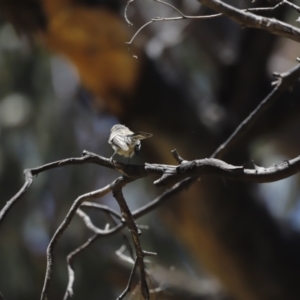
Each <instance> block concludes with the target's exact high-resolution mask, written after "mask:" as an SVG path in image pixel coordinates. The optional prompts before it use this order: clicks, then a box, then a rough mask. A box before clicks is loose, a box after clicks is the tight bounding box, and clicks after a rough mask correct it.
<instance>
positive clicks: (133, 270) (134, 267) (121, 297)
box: [117, 257, 147, 300]
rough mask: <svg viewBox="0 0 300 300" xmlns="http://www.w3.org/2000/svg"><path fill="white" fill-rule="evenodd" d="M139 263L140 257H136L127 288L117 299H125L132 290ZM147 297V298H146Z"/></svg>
mask: <svg viewBox="0 0 300 300" xmlns="http://www.w3.org/2000/svg"><path fill="white" fill-rule="evenodd" d="M137 264H138V257H137V258H136V259H135V262H134V264H133V267H132V270H131V272H130V276H129V280H128V283H127V286H126V288H125V290H124V291H123V292H122V294H121V295H120V296H119V297H118V298H117V300H121V299H123V298H124V297H125V296H126V295H127V293H128V292H130V290H131V286H132V279H133V274H134V272H135V270H136V267H137ZM145 299H147V298H145Z"/></svg>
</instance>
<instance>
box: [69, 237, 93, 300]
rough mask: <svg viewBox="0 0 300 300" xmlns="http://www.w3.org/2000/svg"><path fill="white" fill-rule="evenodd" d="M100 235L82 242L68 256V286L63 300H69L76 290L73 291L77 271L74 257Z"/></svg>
mask: <svg viewBox="0 0 300 300" xmlns="http://www.w3.org/2000/svg"><path fill="white" fill-rule="evenodd" d="M98 237H99V236H98V235H97V234H94V235H93V236H92V237H90V238H89V239H88V240H87V241H86V242H85V243H84V244H82V245H81V246H80V247H78V248H76V249H75V250H74V251H72V252H71V253H70V254H69V255H68V256H67V266H68V274H69V276H68V278H69V281H68V286H67V289H66V292H65V295H64V298H63V300H67V299H68V298H69V297H72V296H73V294H74V292H73V284H74V280H75V272H74V267H73V261H74V258H75V257H76V256H77V255H78V254H79V253H80V252H82V251H83V250H84V249H86V248H87V247H89V246H90V245H91V244H92V243H93V242H94V241H95V240H96V239H97V238H98Z"/></svg>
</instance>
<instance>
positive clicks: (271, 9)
mask: <svg viewBox="0 0 300 300" xmlns="http://www.w3.org/2000/svg"><path fill="white" fill-rule="evenodd" d="M283 5H287V6H289V7H291V8H293V9H294V10H296V11H297V12H298V13H300V7H299V6H297V5H295V4H294V3H292V2H290V1H287V0H281V1H280V2H279V3H278V4H276V5H275V6H273V7H253V8H248V9H247V11H251V12H260V11H274V10H275V9H277V8H279V7H281V6H283Z"/></svg>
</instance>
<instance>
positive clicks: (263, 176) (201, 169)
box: [146, 156, 300, 186]
mask: <svg viewBox="0 0 300 300" xmlns="http://www.w3.org/2000/svg"><path fill="white" fill-rule="evenodd" d="M146 168H147V169H148V168H149V169H152V171H154V170H155V169H156V166H155V165H153V164H152V165H150V164H147V165H146ZM158 172H162V177H161V178H159V179H158V180H156V181H155V182H154V184H156V185H157V186H168V185H170V184H174V182H178V181H179V180H181V179H184V178H187V177H199V176H203V175H207V174H214V175H218V176H222V177H223V178H227V179H231V180H237V181H244V182H256V183H266V182H273V181H278V180H281V179H284V178H287V177H290V176H292V175H294V174H296V173H298V172H300V156H298V157H296V158H294V159H291V160H289V161H288V160H286V161H284V162H282V163H280V164H279V165H273V166H271V167H269V168H263V167H260V168H259V169H258V168H256V169H254V170H253V169H245V168H244V167H243V166H233V165H230V164H227V163H225V162H224V161H222V160H219V159H215V158H206V159H199V160H194V161H191V162H183V163H181V165H180V166H177V167H176V166H165V168H164V170H163V171H162V169H161V165H158Z"/></svg>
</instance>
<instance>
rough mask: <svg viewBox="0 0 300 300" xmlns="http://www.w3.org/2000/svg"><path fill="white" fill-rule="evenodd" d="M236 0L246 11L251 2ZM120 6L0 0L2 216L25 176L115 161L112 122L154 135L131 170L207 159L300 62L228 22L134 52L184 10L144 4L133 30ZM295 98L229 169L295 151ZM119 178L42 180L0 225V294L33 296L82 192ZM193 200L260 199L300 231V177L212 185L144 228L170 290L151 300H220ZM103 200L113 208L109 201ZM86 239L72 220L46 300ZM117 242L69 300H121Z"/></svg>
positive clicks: (103, 174) (87, 258)
mask: <svg viewBox="0 0 300 300" xmlns="http://www.w3.org/2000/svg"><path fill="white" fill-rule="evenodd" d="M230 2H231V3H232V4H234V5H236V6H238V7H241V8H244V7H249V6H251V1H234V0H233V1H230ZM170 3H173V4H174V5H176V7H178V8H179V9H181V10H182V11H183V12H184V13H185V14H187V15H197V14H200V13H201V14H207V13H211V11H209V10H208V9H206V8H204V7H201V6H200V4H199V3H198V2H197V1H193V0H188V1H175V0H174V1H170ZM124 4H125V3H121V2H120V1H117V0H111V1H101V0H94V1H92V0H90V1H88V0H87V1H85V0H77V1H75V0H64V1H61V0H60V1H54V0H51V1H50V0H22V1H18V0H14V1H10V2H7V1H0V14H1V23H0V191H1V197H0V204H1V207H3V206H4V204H5V203H6V201H7V200H9V199H10V198H11V197H12V196H13V195H14V194H15V193H16V192H17V191H18V189H19V188H20V187H21V185H22V183H23V180H24V178H23V170H24V169H25V168H30V167H35V166H39V165H41V164H45V163H48V162H51V161H55V160H59V159H62V158H67V157H78V156H80V155H81V153H82V151H83V150H84V149H85V150H88V151H92V152H96V153H98V154H100V155H102V156H106V157H109V156H110V155H111V154H112V149H110V147H109V145H108V144H107V138H108V135H109V130H110V128H111V126H112V125H113V124H115V123H118V122H121V123H123V124H125V125H127V126H129V127H130V128H131V129H132V130H143V131H147V132H152V133H153V134H154V137H153V138H152V139H150V140H149V141H148V140H147V141H145V142H143V147H142V156H141V157H135V158H134V160H133V162H134V163H143V162H144V161H145V160H146V161H148V162H152V163H156V162H157V163H166V164H169V163H170V164H174V163H175V162H174V160H173V158H172V156H171V153H170V151H171V150H172V149H173V148H177V149H178V150H179V153H180V154H181V155H182V156H183V157H184V158H185V159H188V160H192V159H196V158H203V157H208V156H210V155H211V153H212V152H213V151H214V150H215V148H216V147H217V146H218V145H219V144H220V143H221V142H223V141H224V140H225V138H227V137H228V135H229V134H230V133H231V132H232V131H233V130H234V128H235V127H236V126H237V125H238V124H239V123H240V122H241V121H242V120H243V118H245V117H246V116H247V115H248V114H249V112H250V111H251V110H252V109H254V108H255V107H256V105H257V104H258V103H259V102H260V101H261V100H262V99H263V97H265V96H266V95H267V93H268V92H269V91H270V90H271V85H270V83H271V81H272V72H274V71H276V72H282V71H286V70H288V69H289V68H291V67H292V66H294V65H295V64H296V62H295V58H296V56H297V53H298V52H297V51H298V49H299V47H298V45H297V44H296V43H295V42H292V41H289V40H286V39H282V38H278V37H276V36H271V35H269V34H267V33H264V32H262V31H259V30H253V29H251V30H250V29H245V28H240V27H239V26H238V25H237V24H236V23H233V22H232V21H230V20H228V19H227V18H225V17H221V18H218V19H214V20H205V21H197V20H194V21H191V20H185V21H176V22H158V23H155V24H152V25H150V26H148V27H147V28H145V29H144V30H143V31H142V32H141V33H140V34H139V36H138V37H137V38H136V39H135V41H134V43H133V45H132V46H128V45H126V44H125V42H127V41H129V40H130V38H131V37H132V35H133V34H134V32H135V31H136V30H137V29H138V28H139V26H141V25H143V24H144V23H145V22H146V21H147V20H149V19H150V18H152V17H155V16H161V17H163V16H174V15H176V14H175V12H174V11H172V10H171V9H170V8H168V7H166V6H164V5H161V4H159V3H154V2H153V1H136V2H134V3H133V4H132V5H131V6H130V7H129V10H128V16H129V19H130V20H131V21H132V22H133V23H134V27H131V28H129V27H128V25H127V24H126V22H125V20H124V17H123V15H122V14H123V11H124V6H123V5H124ZM256 5H263V6H266V5H269V4H268V2H267V1H256ZM275 14H276V17H278V18H280V19H283V20H288V21H289V22H291V23H293V24H294V21H295V19H296V17H297V16H295V13H294V12H291V11H290V10H289V9H286V8H282V9H280V10H278V11H276V12H275ZM135 55H136V56H137V57H138V58H134V57H133V56H135ZM299 92H300V91H299V86H296V87H295V88H294V90H293V92H291V93H286V94H285V95H284V96H283V97H282V98H281V101H279V102H277V103H276V105H274V107H273V108H271V109H270V111H269V112H268V113H267V115H266V116H265V117H264V118H263V120H261V121H260V122H259V123H258V124H256V126H255V127H254V129H253V130H252V131H251V132H250V133H249V135H247V136H245V138H244V139H243V140H242V141H241V144H240V145H239V146H238V147H237V149H234V150H233V151H232V152H231V153H229V154H228V155H227V156H226V158H225V160H226V161H228V162H230V163H234V164H244V163H246V164H249V163H250V162H251V160H252V159H254V161H255V162H256V163H257V164H259V165H263V166H269V165H272V164H274V163H278V162H279V161H282V160H284V159H289V158H292V157H295V156H296V155H298V149H299V143H300V138H299V130H298V128H299V119H300V118H299V101H298V100H299ZM118 159H120V158H118ZM120 160H122V158H121V159H120ZM117 176H118V174H117V173H116V172H113V171H110V170H106V169H104V168H101V167H99V166H93V165H84V166H70V167H64V168H61V169H56V170H52V171H48V172H45V173H43V174H41V175H39V176H38V178H35V179H34V184H33V186H32V187H31V188H30V190H29V191H28V192H27V193H26V195H25V196H24V197H23V198H22V200H21V201H20V203H18V204H17V205H16V206H15V207H14V208H13V210H12V211H11V212H10V213H9V215H8V216H7V218H6V219H5V222H3V224H2V227H1V228H0V233H1V234H0V253H1V255H0V266H1V268H0V290H1V292H2V293H3V294H4V296H6V297H7V299H18V300H19V299H20V300H22V299H36V298H38V297H39V295H40V291H41V288H42V284H43V280H44V272H45V266H46V257H45V253H46V247H47V245H48V243H49V240H50V238H51V236H52V234H53V232H54V231H55V230H56V228H57V227H58V225H59V224H60V222H61V221H62V219H63V218H64V216H65V215H66V213H67V211H68V209H69V207H70V205H71V204H72V202H73V201H74V199H75V198H76V197H77V196H78V195H80V194H83V193H86V192H88V191H91V190H94V189H98V188H100V187H103V186H104V185H106V184H108V183H110V182H111V181H112V180H113V179H115V178H116V177H117ZM152 181H153V178H151V179H147V180H143V181H142V180H139V181H138V182H135V183H132V184H130V185H129V186H127V187H126V188H125V196H126V199H127V201H128V203H129V205H130V207H131V208H137V207H140V206H141V205H143V204H145V203H147V202H149V201H150V200H151V199H153V198H154V197H155V195H157V194H159V193H160V192H161V190H157V189H156V188H153V186H152V185H151V183H152ZM199 197H205V198H207V199H208V201H209V199H211V198H213V197H223V198H224V201H226V199H227V198H234V197H237V198H243V197H252V198H255V199H259V201H264V202H265V203H266V205H267V207H268V208H269V210H270V212H271V213H272V214H273V215H275V216H276V217H277V218H279V219H280V220H283V221H287V222H288V223H290V224H291V225H292V226H294V227H295V228H296V229H299V227H300V205H299V203H300V202H299V201H298V200H299V197H300V193H299V176H293V177H291V178H289V179H286V180H282V181H280V182H276V183H272V184H263V185H241V184H240V183H232V182H225V181H223V180H221V179H216V178H212V179H206V178H205V179H203V180H202V182H200V183H198V184H197V185H196V186H193V187H192V188H191V189H190V190H189V191H187V192H184V193H183V194H181V195H179V196H177V197H174V199H172V200H171V201H169V202H168V204H165V205H163V207H161V208H159V209H158V210H157V211H155V212H152V213H150V214H149V215H148V216H146V217H144V218H143V219H141V220H140V221H139V224H146V225H148V226H149V229H148V230H145V229H144V230H143V231H144V233H143V235H142V244H143V246H144V249H146V250H148V251H154V252H158V254H159V255H158V257H157V258H153V259H152V258H151V260H152V261H153V263H152V264H151V265H150V266H149V268H150V270H152V271H151V272H153V278H154V279H153V281H155V280H156V281H157V282H154V283H153V286H159V285H161V286H162V287H164V288H166V289H167V288H168V287H171V288H170V290H169V291H168V293H167V292H165V293H160V294H157V295H156V296H155V297H156V298H153V299H202V298H200V296H201V297H203V299H221V298H222V297H225V296H224V295H223V294H222V293H220V292H219V285H218V283H217V282H216V280H215V279H212V277H210V276H208V274H207V272H206V271H204V269H205V268H204V269H203V266H204V267H207V266H208V269H209V266H210V262H206V261H205V258H203V257H205V255H202V251H201V247H202V246H203V245H201V239H198V238H197V233H198V229H199V222H200V221H199V219H200V218H202V217H203V214H204V213H205V212H202V211H201V207H200V206H199V204H198V201H197V199H198V198H199ZM98 202H99V203H103V204H107V205H110V206H112V207H113V208H115V209H117V205H116V203H115V201H114V199H113V198H112V196H111V195H108V196H106V197H104V198H103V199H99V200H98ZM91 215H92V217H93V220H94V221H95V223H96V224H98V225H99V226H102V227H103V226H104V225H105V223H106V222H107V220H106V218H105V216H104V215H101V214H99V213H92V214H91ZM237 226H238V224H237ZM125 234H127V233H126V232H125ZM89 236H91V233H90V232H89V231H88V230H87V229H86V228H85V227H84V226H83V223H82V221H81V220H79V218H77V217H75V218H74V220H73V222H72V224H71V226H70V227H69V228H68V230H67V232H66V233H65V234H64V236H63V238H62V239H61V240H60V242H59V243H58V246H57V248H56V251H55V268H54V277H53V278H54V279H53V283H52V289H51V299H60V298H62V295H63V293H64V290H65V288H66V284H67V267H66V255H67V254H68V253H69V252H70V251H72V250H73V249H75V248H76V247H77V246H79V245H80V244H81V243H83V242H84V241H85V240H86V239H87V238H88V237H89ZM122 244H123V239H122V235H121V234H117V235H115V236H113V237H109V238H106V239H99V240H98V241H97V242H96V243H94V244H93V246H92V247H90V248H89V249H88V250H86V251H84V252H83V253H82V254H81V255H80V256H79V257H78V259H77V260H76V262H75V271H76V280H75V287H74V290H75V295H74V299H99V297H100V299H115V298H116V297H117V296H118V295H119V294H120V292H121V291H122V289H123V288H124V287H125V285H126V281H127V278H128V275H129V272H130V269H129V267H130V266H129V265H126V264H124V263H122V262H121V261H120V260H119V259H118V258H117V257H116V255H115V251H116V250H118V249H119V248H120V246H121V245H122ZM176 280H177V281H176ZM178 282H180V284H178ZM174 285H175V286H177V288H178V290H176V292H175V291H174V289H173V290H172V287H173V288H174ZM181 289H182V290H183V291H184V292H185V294H183V295H184V296H182V295H181V294H180V290H181ZM179 295H181V296H179ZM132 297H133V296H132ZM176 297H178V298H176ZM180 297H181V298H180ZM133 299H135V298H133ZM136 299H138V298H136ZM222 299H223V298H222Z"/></svg>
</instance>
